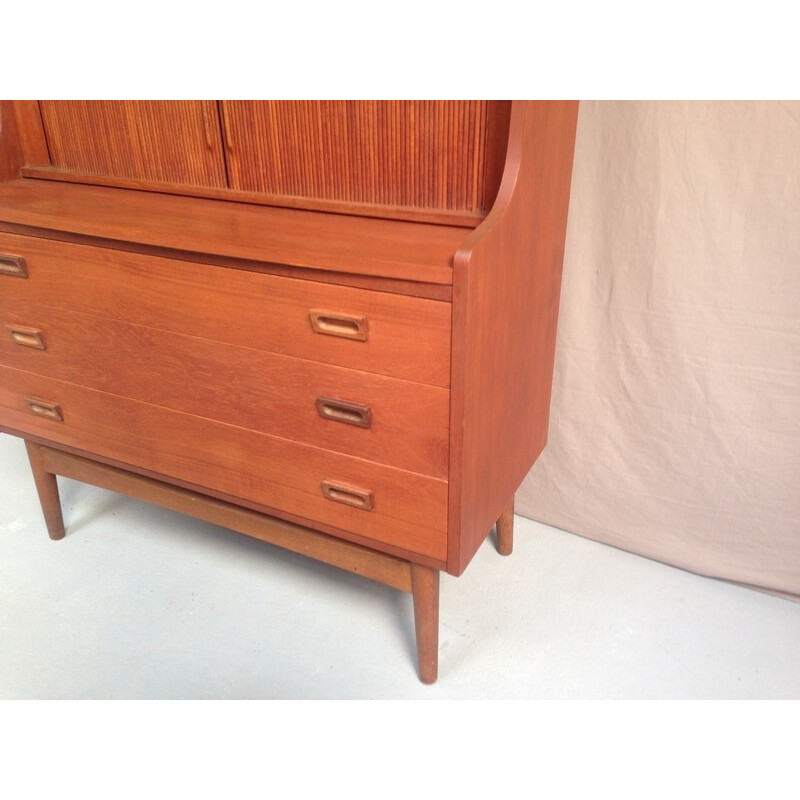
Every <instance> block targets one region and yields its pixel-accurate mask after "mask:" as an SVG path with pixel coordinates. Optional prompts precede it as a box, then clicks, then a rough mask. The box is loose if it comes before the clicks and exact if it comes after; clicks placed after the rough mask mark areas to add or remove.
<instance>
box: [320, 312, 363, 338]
mask: <svg viewBox="0 0 800 800" xmlns="http://www.w3.org/2000/svg"><path fill="white" fill-rule="evenodd" d="M308 317H309V319H310V320H311V327H312V328H313V329H314V332H315V333H324V334H326V335H327V336H341V337H343V338H345V339H356V340H357V341H359V342H365V341H366V340H367V319H366V317H354V316H351V315H349V314H339V313H338V312H336V311H314V310H313V309H312V310H311V311H309V312H308Z"/></svg>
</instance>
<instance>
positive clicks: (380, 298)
mask: <svg viewBox="0 0 800 800" xmlns="http://www.w3.org/2000/svg"><path fill="white" fill-rule="evenodd" d="M0 254H5V255H8V256H18V257H21V258H22V259H24V267H25V271H26V272H27V278H25V279H20V278H19V277H13V276H10V275H7V274H2V272H0V296H2V297H4V298H6V299H7V300H9V301H12V302H17V301H23V300H27V301H28V302H30V303H34V304H37V305H40V306H51V307H54V308H62V309H68V310H73V311H79V312H84V313H89V314H95V315H98V316H103V317H108V318H112V319H117V320H120V321H122V322H129V323H134V324H139V325H145V326H148V327H152V328H157V329H159V330H163V331H170V332H173V333H182V334H185V335H190V336H198V337H201V338H205V339H211V340H213V341H217V342H226V343H229V344H235V345H240V346H242V347H250V348H254V349H258V350H264V351H268V352H273V353H281V354H284V355H290V356H296V357H299V358H305V359H310V360H313V361H317V362H321V363H324V364H333V365H338V366H346V367H350V368H352V369H357V370H362V371H364V372H372V373H376V374H380V375H388V376H392V377H396V378H403V379H405V380H410V381H415V382H419V383H427V384H431V385H434V386H442V387H446V386H448V385H449V382H450V320H451V314H450V304H449V303H446V302H441V301H436V300H428V299H424V298H418V297H408V296H404V295H395V294H390V293H388V292H379V291H371V290H367V289H356V288H352V287H347V286H338V285H333V284H325V283H318V282H315V281H309V280H301V279H296V278H286V277H282V276H277V275H269V274H265V273H261V272H256V271H250V270H243V269H234V268H229V267H219V266H210V265H207V264H199V263H195V262H190V261H181V260H177V259H171V258H162V257H158V256H150V255H141V254H139V253H132V252H127V251H123V250H112V249H107V248H102V247H90V246H87V245H79V244H71V243H66V242H60V241H55V240H48V239H38V238H35V237H28V236H17V235H14V234H7V233H0ZM314 320H316V322H314Z"/></svg>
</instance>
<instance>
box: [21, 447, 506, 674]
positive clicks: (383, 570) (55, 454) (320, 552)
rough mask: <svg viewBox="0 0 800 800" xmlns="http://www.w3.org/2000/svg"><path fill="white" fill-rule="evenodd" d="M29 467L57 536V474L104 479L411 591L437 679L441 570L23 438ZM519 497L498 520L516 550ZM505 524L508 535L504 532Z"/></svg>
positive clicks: (420, 643) (422, 669)
mask: <svg viewBox="0 0 800 800" xmlns="http://www.w3.org/2000/svg"><path fill="white" fill-rule="evenodd" d="M25 447H26V450H27V452H28V460H29V461H30V465H31V471H32V472H33V478H34V482H35V484H36V490H37V492H38V494H39V500H40V502H41V505H42V513H43V514H44V518H45V523H46V525H47V531H48V533H49V535H50V538H51V539H54V540H57V539H62V538H64V535H65V529H64V521H63V517H62V513H61V502H60V499H59V495H58V484H57V482H56V476H57V475H62V476H64V477H65V478H71V479H73V480H77V481H81V482H82V483H88V484H92V485H93V486H99V487H100V488H102V489H108V490H110V491H113V492H118V493H120V494H124V495H127V496H129V497H134V498H136V499H138V500H144V501H146V502H148V503H154V504H156V505H159V506H163V507H164V508H168V509H170V510H172V511H178V512H180V513H183V514H187V515H189V516H192V517H196V518H197V519H202V520H204V521H205V522H210V523H213V524H215V525H220V526H222V527H224V528H229V529H230V530H234V531H237V532H239V533H243V534H246V535H247V536H252V537H254V538H256V539H261V540H262V541H265V542H269V543H270V544H273V545H276V546H278V547H282V548H284V549H286V550H290V551H292V552H294V553H299V554H300V555H304V556H308V557H309V558H313V559H315V560H317V561H322V562H323V563H325V564H329V565H331V566H335V567H339V568H340V569H344V570H347V571H348V572H352V573H354V574H356V575H361V576H362V577H364V578H369V579H370V580H373V581H377V582H378V583H383V584H385V585H387V586H390V587H392V588H394V589H399V590H400V591H403V592H409V593H410V594H411V595H412V598H413V604H414V625H415V630H416V641H417V658H418V663H419V678H420V680H421V681H422V682H423V683H428V684H430V683H434V682H435V681H436V679H437V675H438V663H439V570H437V569H434V568H432V567H428V566H424V565H421V564H415V563H413V562H411V561H406V560H404V559H402V558H397V557H395V556H391V555H387V554H385V553H379V552H377V551H375V550H370V549H369V548H366V547H362V546H361V545H357V544H352V543H351V542H345V541H342V540H340V539H336V538H334V537H332V536H329V535H327V534H324V533H318V532H317V531H313V530H311V529H310V528H305V527H303V526H301V525H296V524H294V523H291V522H285V521H283V520H279V519H276V518H275V517H271V516H268V515H267V514H261V513H259V512H257V511H252V510H250V509H248V508H242V507H241V506H237V505H234V504H232V503H227V502H225V501H224V500H218V499H217V498H214V497H209V496H207V495H204V494H200V493H199V492H193V491H191V490H189V489H183V488H180V487H178V486H173V485H172V484H169V483H165V482H163V481H158V480H155V479H154V478H147V477H144V476H142V475H137V474H135V473H132V472H127V471H125V470H122V469H119V468H117V467H112V466H109V465H107V464H102V463H100V462H97V461H92V460H91V459H88V458H83V457H82V456H77V455H74V454H72V453H68V452H65V451H63V450H58V449H55V448H53V447H49V446H47V445H42V444H38V443H36V442H33V441H30V440H27V439H26V440H25ZM512 514H513V499H512V502H511V503H510V504H509V507H508V508H507V509H506V510H505V511H504V512H503V517H501V520H500V521H498V534H499V539H500V540H501V542H499V544H500V545H501V546H500V547H499V548H498V549H499V550H500V552H501V553H502V552H503V551H504V549H506V548H504V547H503V546H502V540H506V541H507V543H508V545H507V547H508V550H509V551H510V539H511V527H512V525H513V516H512ZM501 529H502V530H503V534H501Z"/></svg>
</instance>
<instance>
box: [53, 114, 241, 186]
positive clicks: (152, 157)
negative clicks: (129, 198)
mask: <svg viewBox="0 0 800 800" xmlns="http://www.w3.org/2000/svg"><path fill="white" fill-rule="evenodd" d="M39 106H40V109H41V113H42V123H43V127H44V133H45V138H46V141H47V148H48V150H49V153H50V165H51V167H52V168H54V169H57V170H63V171H65V172H72V173H84V174H88V175H92V176H100V177H108V178H122V179H128V180H131V179H133V180H142V181H156V182H163V183H172V184H183V185H186V186H196V187H216V188H224V187H226V186H227V180H226V175H225V161H224V158H223V153H222V136H221V133H220V120H219V114H218V104H217V102H216V101H214V100H179V101H173V100H170V101H162V100H58V101H52V100H42V101H40V104H39Z"/></svg>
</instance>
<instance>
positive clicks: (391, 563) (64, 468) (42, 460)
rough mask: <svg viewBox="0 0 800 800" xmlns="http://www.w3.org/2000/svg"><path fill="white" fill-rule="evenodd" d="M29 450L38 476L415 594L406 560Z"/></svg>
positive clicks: (68, 457) (78, 460) (54, 453)
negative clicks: (141, 503)
mask: <svg viewBox="0 0 800 800" xmlns="http://www.w3.org/2000/svg"><path fill="white" fill-rule="evenodd" d="M26 446H27V448H28V453H29V455H30V457H31V459H32V461H35V462H36V469H35V472H36V474H37V475H39V476H41V475H42V473H44V474H45V475H47V476H48V477H49V478H54V476H55V475H63V476H64V477H67V478H71V479H73V480H76V481H81V482H83V483H90V484H92V485H93V486H100V487H101V488H103V489H108V490H109V491H112V492H119V493H120V494H125V495H127V496H129V497H135V498H137V499H139V500H145V501H146V502H148V503H155V504H157V505H160V506H163V507H164V508H169V509H171V510H173V511H178V512H180V513H182V514H188V515H190V516H192V517H195V518H197V519H202V520H204V521H205V522H211V523H213V524H215V525H221V526H223V527H226V528H230V529H231V530H234V531H237V532H238V533H243V534H246V535H247V536H251V537H253V538H255V539H260V540H261V541H264V542H269V543H270V544H274V545H277V546H278V547H282V548H283V549H285V550H291V551H292V552H294V553H299V554H300V555H303V556H307V557H309V558H313V559H315V560H317V561H322V562H324V563H325V564H330V565H331V566H334V567H339V568H340V569H344V570H347V571H348V572H352V573H353V574H356V575H360V576H362V577H364V578H369V579H370V580H374V581H378V582H380V583H384V584H386V585H387V586H392V587H393V588H395V589H400V590H401V591H404V592H411V590H412V586H411V569H410V565H409V563H408V562H407V561H404V560H402V559H400V558H396V557H393V556H387V555H384V554H381V553H376V552H375V551H373V550H369V549H367V548H365V547H361V546H359V545H354V544H350V543H349V542H343V541H342V540H341V539H338V538H336V537H334V536H328V535H325V534H320V533H317V532H315V531H313V530H309V529H308V528H304V527H303V526H301V525H295V524H293V523H290V522H284V521H283V520H279V519H275V518H274V517H269V516H267V515H265V514H260V513H258V512H256V511H251V510H249V509H246V508H242V507H240V506H236V505H234V504H232V503H226V502H225V501H224V500H217V499H215V498H210V497H208V496H207V495H203V494H200V493H199V492H193V491H191V490H188V489H182V488H180V487H177V486H171V485H169V484H166V483H163V482H162V481H157V480H154V479H153V478H147V477H144V476H142V475H133V474H131V473H130V472H126V471H125V470H121V469H118V468H116V467H111V466H108V465H106V464H101V463H98V462H97V461H92V460H90V459H87V458H83V457H81V456H76V455H73V454H70V453H66V452H64V451H61V450H56V449H54V448H52V447H43V446H41V445H38V444H36V443H33V442H26ZM53 511H55V512H56V514H57V518H54V520H53V522H54V524H53V528H54V529H55V530H58V527H57V525H56V524H55V523H57V521H58V519H60V514H61V509H60V506H58V507H57V509H56V508H54V509H53ZM60 533H61V536H57V537H54V538H61V537H63V535H64V528H63V522H62V525H61V529H60Z"/></svg>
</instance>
